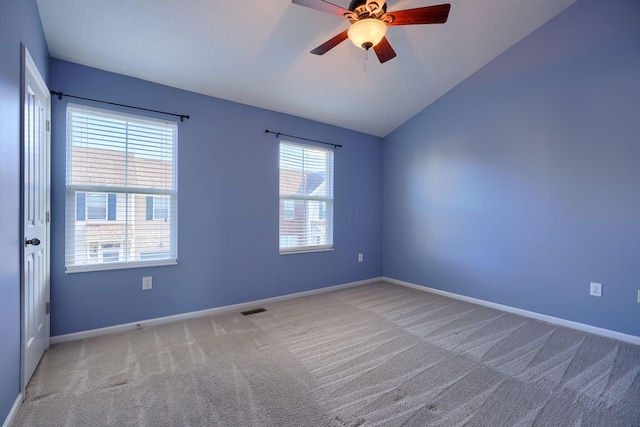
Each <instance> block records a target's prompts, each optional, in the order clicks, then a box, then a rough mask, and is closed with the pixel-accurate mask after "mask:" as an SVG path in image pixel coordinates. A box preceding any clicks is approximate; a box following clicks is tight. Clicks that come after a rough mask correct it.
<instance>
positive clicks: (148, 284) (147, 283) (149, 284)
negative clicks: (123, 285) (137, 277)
mask: <svg viewBox="0 0 640 427" xmlns="http://www.w3.org/2000/svg"><path fill="white" fill-rule="evenodd" d="M149 289H153V278H152V277H151V276H148V277H143V278H142V290H143V291H148V290H149Z"/></svg>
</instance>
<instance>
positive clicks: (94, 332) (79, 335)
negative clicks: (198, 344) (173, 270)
mask: <svg viewBox="0 0 640 427" xmlns="http://www.w3.org/2000/svg"><path fill="white" fill-rule="evenodd" d="M380 280H382V278H381V277H376V278H373V279H367V280H359V281H357V282H350V283H344V284H342V285H335V286H329V287H326V288H320V289H313V290H310V291H304V292H297V293H294V294H287V295H282V296H278V297H272V298H265V299H260V300H256V301H251V302H243V303H240V304H233V305H226V306H223V307H216V308H210V309H207V310H200V311H192V312H189V313H182V314H176V315H173V316H165V317H158V318H155V319H147V320H140V321H138V322H131V323H124V324H121V325H114V326H108V327H106V328H98V329H90V330H87V331H81V332H74V333H71V334H64V335H56V336H54V337H51V344H59V343H62V342H68V341H76V340H83V339H87V338H92V337H97V336H100V335H109V334H115V333H118V332H124V331H131V330H134V329H138V328H141V327H142V328H144V327H149V326H155V325H161V324H163V323H169V322H176V321H179V320H186V319H192V318H194V317H201V316H211V315H213V314H219V313H226V312H229V311H237V310H244V309H248V308H255V307H257V306H260V305H263V304H269V303H274V302H278V301H285V300H288V299H292V298H300V297H306V296H310V295H316V294H322V293H326V292H331V291H337V290H338V289H344V288H350V287H353V286H359V285H365V284H367V283H373V282H377V281H380Z"/></svg>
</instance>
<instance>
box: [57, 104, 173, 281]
mask: <svg viewBox="0 0 640 427" xmlns="http://www.w3.org/2000/svg"><path fill="white" fill-rule="evenodd" d="M69 109H72V110H74V111H77V110H88V111H91V112H93V113H95V114H97V115H105V116H109V117H112V118H117V119H123V120H131V121H133V122H144V123H146V124H147V125H149V124H151V125H153V124H157V125H158V126H165V127H169V128H171V129H172V130H173V143H172V156H171V158H172V167H173V170H172V172H171V173H172V177H173V182H172V185H171V186H172V188H170V189H166V188H165V189H163V188H147V187H140V188H138V187H133V186H128V187H118V186H110V185H108V184H105V185H84V184H70V183H69V162H70V161H72V159H71V154H70V153H71V150H70V144H72V142H71V141H70V136H69V135H70V131H69V129H68V127H69V123H67V184H66V199H67V202H66V210H67V213H66V232H65V239H66V242H65V251H66V252H67V255H68V252H69V251H70V250H73V251H74V253H75V254H76V255H74V260H75V259H76V258H77V257H78V254H79V253H80V252H78V251H84V252H83V253H86V256H85V257H84V261H81V262H79V263H74V264H71V263H70V262H69V259H68V256H67V255H66V256H65V272H66V273H76V272H87V271H101V270H115V269H127V268H137V267H150V266H162V265H175V264H177V262H178V261H177V245H178V236H177V229H178V223H177V197H178V186H177V176H178V173H177V167H178V156H177V154H178V123H177V122H174V121H167V120H160V119H155V118H150V117H146V116H140V115H133V114H128V113H122V112H119V111H112V110H105V109H100V108H95V107H89V106H85V105H79V104H72V103H69V104H67V114H69ZM67 117H68V116H67ZM67 120H69V119H67ZM79 192H84V193H87V194H88V193H104V194H105V195H106V196H105V197H106V198H107V200H106V202H107V203H106V210H107V212H106V216H105V218H104V220H102V219H97V220H96V219H94V220H89V217H88V209H87V206H86V204H87V201H86V199H85V221H84V222H88V221H87V220H89V221H93V222H94V223H96V222H99V223H107V222H111V221H107V219H108V215H109V200H108V194H116V197H117V198H120V197H122V200H124V204H126V205H127V207H126V209H127V211H126V212H123V213H119V211H117V212H118V213H116V218H117V219H120V220H121V221H122V220H124V221H126V222H125V224H127V225H126V228H127V232H128V224H129V221H130V219H131V218H132V217H133V216H135V211H134V210H133V209H135V208H133V207H132V206H131V205H134V204H135V203H134V202H133V199H134V198H135V196H136V195H143V196H144V195H153V196H154V197H155V196H161V197H168V198H169V207H170V212H169V216H170V217H172V218H171V224H170V230H169V234H170V237H169V240H170V245H169V246H170V249H169V253H170V254H172V255H175V256H171V257H170V258H163V259H140V260H131V259H126V258H127V257H130V256H131V255H129V254H131V253H133V252H134V250H135V245H136V243H135V242H133V241H132V240H131V239H130V238H129V237H127V238H125V239H124V240H122V241H121V240H118V241H108V242H107V241H99V242H96V241H95V240H92V239H90V238H88V240H86V243H85V248H84V249H81V248H79V247H75V246H73V245H74V243H71V242H69V240H73V241H74V242H75V239H76V234H75V233H76V224H77V223H82V222H83V221H77V220H76V202H77V199H76V193H79ZM142 209H143V207H142ZM121 216H122V219H121V218H120V217H121ZM116 222H117V221H116ZM159 239H162V237H159ZM92 243H98V244H99V250H98V255H97V258H98V261H97V262H95V263H94V262H91V261H90V254H89V252H90V245H91V244H92ZM112 243H117V244H120V248H119V250H118V252H119V257H120V258H121V259H123V258H125V260H124V261H117V262H102V258H103V255H104V251H103V250H102V249H103V248H102V245H103V244H112ZM70 245H72V246H70ZM74 247H75V249H70V248H74ZM81 259H82V255H81Z"/></svg>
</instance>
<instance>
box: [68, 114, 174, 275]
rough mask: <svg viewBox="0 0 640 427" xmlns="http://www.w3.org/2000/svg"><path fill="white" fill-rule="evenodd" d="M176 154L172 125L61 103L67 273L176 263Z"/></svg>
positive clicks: (166, 122) (157, 120)
mask: <svg viewBox="0 0 640 427" xmlns="http://www.w3.org/2000/svg"><path fill="white" fill-rule="evenodd" d="M177 149H178V125H177V123H176V122H172V121H166V120H160V119H153V118H148V117H143V116H137V115H131V114H125V113H120V112H115V111H109V110H104V109H98V108H94V107H88V106H82V105H77V104H68V105H67V160H66V171H67V173H66V230H65V267H66V271H67V272H80V271H94V270H107V269H119V268H131V267H143V266H150V265H166V264H175V263H176V262H177V257H178V251H177V246H178V244H177V242H178V239H177V224H178V222H177V220H178V210H177V206H178V203H177V201H178V186H177V152H178V150H177ZM149 199H151V200H153V201H154V202H155V203H151V206H149V202H148V200H149ZM149 215H151V216H152V218H151V219H153V220H149ZM149 254H153V256H149Z"/></svg>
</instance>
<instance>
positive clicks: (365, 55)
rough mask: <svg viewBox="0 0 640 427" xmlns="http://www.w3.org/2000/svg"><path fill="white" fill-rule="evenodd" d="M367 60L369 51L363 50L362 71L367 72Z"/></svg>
mask: <svg viewBox="0 0 640 427" xmlns="http://www.w3.org/2000/svg"><path fill="white" fill-rule="evenodd" d="M368 60H369V49H364V71H365V72H366V71H367V61H368Z"/></svg>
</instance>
